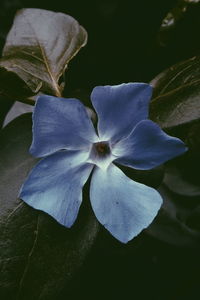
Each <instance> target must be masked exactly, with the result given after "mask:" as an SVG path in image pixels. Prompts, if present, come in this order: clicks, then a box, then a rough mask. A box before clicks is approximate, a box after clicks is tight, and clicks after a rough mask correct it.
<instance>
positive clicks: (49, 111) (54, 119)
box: [30, 95, 97, 157]
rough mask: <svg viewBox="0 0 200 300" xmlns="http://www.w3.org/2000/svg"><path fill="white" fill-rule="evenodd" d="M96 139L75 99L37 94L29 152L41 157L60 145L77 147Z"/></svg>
mask: <svg viewBox="0 0 200 300" xmlns="http://www.w3.org/2000/svg"><path fill="white" fill-rule="evenodd" d="M96 139H97V135H96V133H95V130H94V127H93V125H92V122H91V120H90V119H89V117H88V114H87V112H86V109H85V107H84V105H83V104H82V103H81V102H80V101H79V100H77V99H64V98H57V97H53V96H46V95H42V96H39V97H38V100H37V103H36V107H35V111H34V114H33V142H32V145H31V148H30V152H31V154H32V155H34V156H36V157H43V156H46V155H49V154H52V153H54V152H56V151H58V150H61V149H69V150H79V149H82V148H84V147H87V146H88V144H90V143H91V142H93V141H96Z"/></svg>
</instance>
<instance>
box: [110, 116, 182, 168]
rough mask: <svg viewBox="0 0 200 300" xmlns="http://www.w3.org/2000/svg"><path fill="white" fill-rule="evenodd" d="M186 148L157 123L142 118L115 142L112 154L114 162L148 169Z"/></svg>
mask: <svg viewBox="0 0 200 300" xmlns="http://www.w3.org/2000/svg"><path fill="white" fill-rule="evenodd" d="M186 150H187V147H186V146H185V144H184V143H183V142H182V141H181V140H180V139H178V138H176V137H172V136H170V135H168V134H166V133H165V132H164V131H163V130H162V129H161V128H160V127H159V126H158V125H157V124H155V123H154V122H152V121H150V120H144V121H141V122H140V123H138V124H137V126H136V127H135V128H134V130H133V131H132V133H131V134H130V135H129V136H128V137H127V138H126V139H124V140H121V141H120V142H119V143H117V144H116V145H115V147H114V149H113V154H114V155H116V156H118V157H119V158H118V159H116V162H117V163H119V164H122V165H125V166H128V167H132V168H135V169H140V170H148V169H152V168H154V167H157V166H158V165H160V164H162V163H164V162H166V161H167V160H170V159H172V158H174V157H176V156H178V155H181V154H183V153H184V152H185V151H186Z"/></svg>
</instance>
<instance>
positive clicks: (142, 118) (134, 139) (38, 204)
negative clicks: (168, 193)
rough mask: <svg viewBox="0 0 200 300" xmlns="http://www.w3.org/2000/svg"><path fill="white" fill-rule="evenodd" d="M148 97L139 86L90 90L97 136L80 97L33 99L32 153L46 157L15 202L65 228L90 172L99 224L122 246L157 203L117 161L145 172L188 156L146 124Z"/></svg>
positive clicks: (146, 90) (155, 210)
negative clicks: (119, 166)
mask: <svg viewBox="0 0 200 300" xmlns="http://www.w3.org/2000/svg"><path fill="white" fill-rule="evenodd" d="M151 94H152V88H151V86H150V85H148V84H144V83H128V84H121V85H117V86H98V87H96V88H94V90H93V92H92V95H91V100H92V104H93V106H94V109H95V110H96V113H97V116H98V126H97V131H96V130H95V129H94V126H93V124H92V121H91V120H90V118H89V117H88V114H87V111H86V109H85V107H84V105H83V104H82V103H81V102H80V101H79V100H77V99H64V98H56V97H53V96H46V95H43V96H39V98H38V100H37V103H36V107H35V111H34V114H33V141H32V145H31V148H30V152H31V154H32V155H34V156H36V157H44V158H43V159H42V160H41V161H40V162H39V163H38V164H37V165H36V166H35V167H34V168H33V170H32V171H31V172H30V174H29V176H28V178H27V180H26V181H25V183H24V185H23V186H22V188H21V192H20V198H21V199H23V200H24V201H25V202H26V203H27V204H29V205H30V206H32V207H34V208H36V209H39V210H42V211H44V212H46V213H48V214H49V215H51V216H52V217H53V218H55V219H56V220H57V221H58V222H59V223H60V224H62V225H64V226H66V227H71V226H72V225H73V224H74V222H75V220H76V218H77V214H78V211H79V207H80V205H81V202H82V188H83V186H84V184H85V183H86V181H87V179H88V177H89V176H90V174H91V172H92V171H93V173H92V177H91V184H90V200H91V205H92V208H93V211H94V213H95V215H96V217H97V219H98V220H99V222H100V223H101V224H102V225H103V226H105V228H106V229H107V230H108V231H110V233H111V234H112V235H113V236H114V237H115V238H117V239H118V240H120V241H121V242H123V243H126V242H128V241H129V240H131V239H132V238H133V237H134V236H136V235H138V234H139V233H140V232H141V231H142V230H143V229H144V228H146V227H147V226H148V225H149V224H150V223H151V222H152V221H153V219H154V218H155V216H156V215H157V213H158V210H159V209H160V206H161V204H162V198H161V196H160V194H159V193H158V192H157V191H156V190H155V189H153V188H151V187H148V186H146V185H144V184H141V183H138V182H135V181H133V180H131V179H130V178H128V177H127V176H126V175H125V174H124V173H123V172H122V171H121V170H120V169H119V168H118V167H117V166H116V163H117V164H121V165H124V166H128V167H131V168H135V169H140V170H148V169H151V168H154V167H156V166H158V165H160V164H162V163H164V162H165V161H167V160H169V159H171V158H173V157H175V156H178V155H180V154H182V153H184V152H185V151H186V147H185V145H184V143H183V142H182V141H181V140H179V139H178V138H175V137H171V136H169V135H167V134H166V133H164V132H163V131H162V130H161V129H160V127H159V126H158V125H157V124H155V123H154V122H152V121H150V120H148V119H147V118H148V106H149V101H150V98H151Z"/></svg>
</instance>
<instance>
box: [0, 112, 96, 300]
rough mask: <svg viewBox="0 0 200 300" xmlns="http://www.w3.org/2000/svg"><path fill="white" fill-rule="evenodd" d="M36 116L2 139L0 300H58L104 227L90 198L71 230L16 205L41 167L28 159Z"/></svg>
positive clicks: (24, 119) (24, 118)
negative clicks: (28, 178) (30, 174)
mask: <svg viewBox="0 0 200 300" xmlns="http://www.w3.org/2000/svg"><path fill="white" fill-rule="evenodd" d="M31 123H32V122H31V114H30V113H29V114H24V115H22V116H20V117H18V118H17V119H15V120H14V121H12V122H11V123H9V124H8V125H7V126H6V127H5V128H4V129H3V130H2V131H1V133H0V141H1V144H0V157H1V160H0V174H1V181H0V207H1V209H0V249H1V250H0V270H1V272H0V298H1V299H9V300H16V299H20V300H25V299H26V300H27V299H29V300H33V299H41V300H42V299H45V300H48V299H55V298H56V297H57V295H58V293H59V292H60V291H61V290H62V289H63V287H64V286H65V288H66V286H67V282H68V281H69V279H71V277H72V275H73V274H74V272H75V271H76V270H77V269H78V268H79V267H80V265H81V263H82V262H83V260H84V259H85V256H86V254H87V253H88V251H89V249H90V248H91V246H92V244H93V243H94V240H95V237H96V235H97V233H98V229H99V225H98V222H97V220H96V218H95V217H94V215H93V213H92V211H91V209H90V207H89V201H87V200H88V199H87V195H85V197H84V199H85V201H83V204H82V207H81V210H80V212H79V216H78V219H77V222H76V224H75V225H74V226H73V227H72V228H71V229H66V228H65V227H63V226H61V225H59V224H58V223H57V222H56V221H55V220H54V219H53V218H51V217H49V216H48V215H46V214H44V213H42V212H38V211H37V210H34V209H32V208H31V207H29V206H28V205H26V204H24V202H22V201H21V200H19V199H17V194H18V192H19V189H20V186H21V184H22V183H23V181H24V180H25V177H26V176H27V173H28V172H29V171H30V169H31V168H32V167H33V165H34V164H35V163H36V159H33V158H32V157H31V156H30V155H29V154H28V149H29V146H30V143H31V127H32V124H31Z"/></svg>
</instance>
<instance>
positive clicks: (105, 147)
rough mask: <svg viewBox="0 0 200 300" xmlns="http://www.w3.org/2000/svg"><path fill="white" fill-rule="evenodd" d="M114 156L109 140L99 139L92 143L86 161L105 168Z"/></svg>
mask: <svg viewBox="0 0 200 300" xmlns="http://www.w3.org/2000/svg"><path fill="white" fill-rule="evenodd" d="M115 158H116V157H114V156H113V155H112V151H111V147H110V143H109V141H101V142H97V143H94V144H92V147H91V150H90V154H89V159H88V162H90V163H93V164H95V165H97V166H98V167H99V168H101V169H104V170H106V169H107V167H108V166H109V165H110V164H111V162H112V161H113V160H114V159H115Z"/></svg>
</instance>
